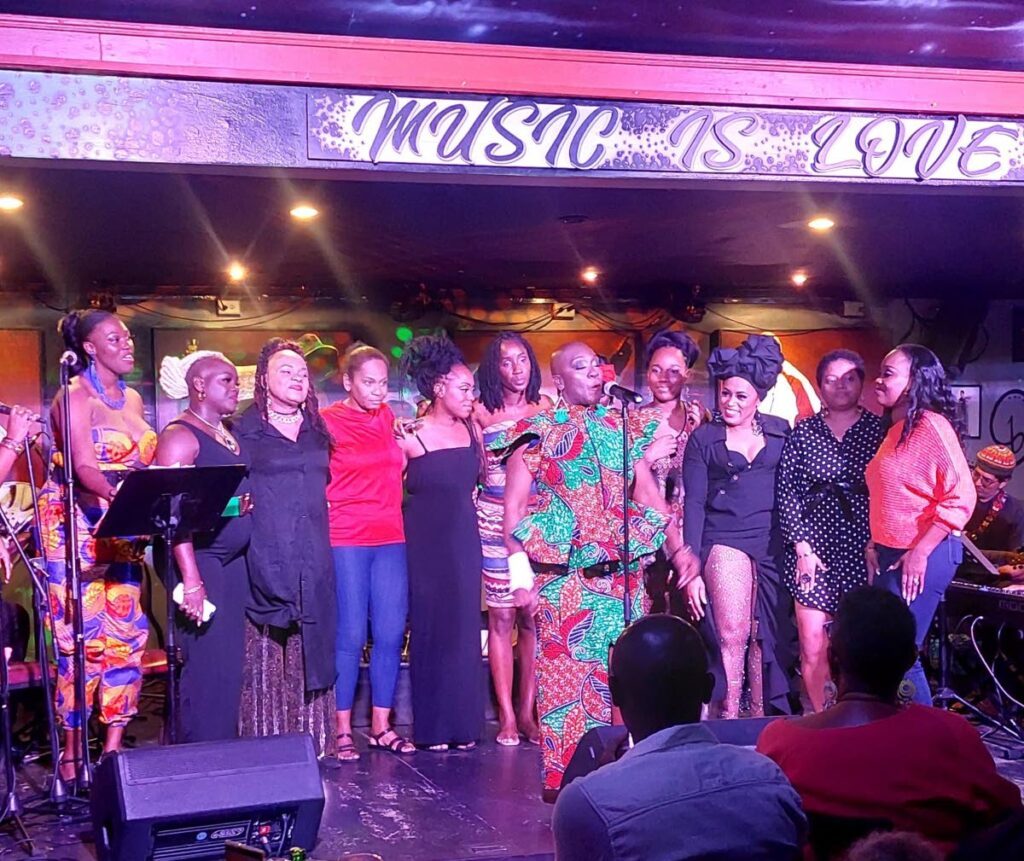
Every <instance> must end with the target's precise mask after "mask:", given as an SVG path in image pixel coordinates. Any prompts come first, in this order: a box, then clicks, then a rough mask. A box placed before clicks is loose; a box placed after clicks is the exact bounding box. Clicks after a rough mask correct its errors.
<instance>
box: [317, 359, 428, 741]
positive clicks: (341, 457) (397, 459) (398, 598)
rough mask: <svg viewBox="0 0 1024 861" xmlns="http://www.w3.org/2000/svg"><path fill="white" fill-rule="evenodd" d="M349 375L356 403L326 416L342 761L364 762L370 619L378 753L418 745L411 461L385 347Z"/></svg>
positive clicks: (345, 378)
mask: <svg viewBox="0 0 1024 861" xmlns="http://www.w3.org/2000/svg"><path fill="white" fill-rule="evenodd" d="M342 371H343V375H342V382H343V383H344V385H345V389H346V391H348V393H349V394H348V397H347V398H345V400H343V401H340V402H339V403H336V404H334V405H333V406H330V407H328V408H327V409H325V410H323V411H322V412H321V415H322V416H323V418H324V422H325V423H326V424H327V428H328V430H330V432H331V436H332V437H333V438H334V449H333V451H332V453H331V480H330V483H329V484H328V486H327V501H328V504H329V506H330V528H331V549H332V552H333V553H334V570H335V574H336V575H337V594H338V635H337V642H336V646H335V664H336V666H337V670H338V679H337V682H336V683H335V696H336V699H337V720H338V759H340V760H343V761H354V760H357V759H359V752H358V751H357V750H356V747H355V744H354V743H353V737H352V703H353V700H354V699H355V691H356V681H357V679H358V677H359V658H360V656H361V655H362V651H363V644H364V643H365V641H366V626H367V619H368V618H369V620H370V623H371V624H372V626H373V627H372V632H373V649H372V651H371V653H370V686H371V690H372V697H373V716H372V720H371V723H372V725H371V731H370V740H369V746H370V747H376V748H382V749H384V750H388V751H391V752H392V753H399V754H410V753H415V751H416V748H415V747H414V746H413V745H412V743H411V742H409V741H407V740H406V739H404V738H402V737H401V736H400V735H398V733H396V732H395V731H394V730H393V729H392V728H391V707H392V704H393V702H394V696H395V687H396V685H397V683H398V668H399V663H400V660H401V650H402V637H403V635H404V634H405V618H406V614H407V612H408V607H409V597H408V592H409V583H408V574H407V572H406V558H405V532H404V530H403V527H402V470H403V469H404V468H405V456H404V455H403V453H402V450H401V449H400V448H399V446H398V443H397V441H396V440H395V437H394V433H393V427H394V423H395V416H394V414H393V413H392V412H391V410H390V409H389V408H388V406H387V405H386V404H385V403H384V399H385V398H386V397H387V394H388V362H387V359H385V358H384V354H383V353H381V352H380V351H379V350H375V349H374V348H373V347H367V346H365V345H364V346H358V347H355V348H354V349H352V350H350V351H349V352H348V353H346V354H345V357H344V360H343V363H342Z"/></svg>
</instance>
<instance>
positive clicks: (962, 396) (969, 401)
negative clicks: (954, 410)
mask: <svg viewBox="0 0 1024 861" xmlns="http://www.w3.org/2000/svg"><path fill="white" fill-rule="evenodd" d="M950 389H951V390H952V391H953V397H954V398H956V402H957V406H958V407H959V410H960V417H961V418H962V419H963V422H964V425H965V426H966V428H967V436H968V437H969V438H970V439H980V438H981V386H975V385H966V386H950Z"/></svg>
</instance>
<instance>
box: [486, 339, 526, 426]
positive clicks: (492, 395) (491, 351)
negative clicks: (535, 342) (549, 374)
mask: <svg viewBox="0 0 1024 861" xmlns="http://www.w3.org/2000/svg"><path fill="white" fill-rule="evenodd" d="M505 343H513V344H519V346H521V347H522V348H523V349H524V350H525V351H526V355H527V356H528V357H529V359H530V379H529V380H527V383H526V402H527V403H528V404H539V403H540V366H539V365H538V364H537V356H536V355H534V352H533V347H531V346H530V342H529V341H527V340H526V338H524V337H523V336H522V335H520V334H519V333H518V332H501V333H499V334H498V336H497V337H496V338H495V339H494V340H493V341H491V343H489V344H488V345H487V349H486V350H484V357H483V358H482V359H481V360H480V367H479V368H478V369H477V372H476V380H477V385H478V386H479V387H480V402H481V403H482V404H483V405H484V406H485V407H486V408H487V411H488V412H491V413H496V412H497V411H498V410H500V409H501V408H502V407H503V406H504V404H505V400H504V392H503V391H502V383H501V345H502V344H505Z"/></svg>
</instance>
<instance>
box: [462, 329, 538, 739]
mask: <svg viewBox="0 0 1024 861" xmlns="http://www.w3.org/2000/svg"><path fill="white" fill-rule="evenodd" d="M477 380H478V381H479V384H480V400H479V401H478V402H477V405H476V408H475V410H474V413H473V417H474V419H475V420H476V423H477V424H478V425H479V426H480V428H481V434H482V436H483V443H484V448H485V449H486V448H487V446H488V445H489V444H490V443H491V442H493V441H494V440H495V439H497V437H498V435H499V434H501V433H503V432H504V431H507V430H508V429H509V428H511V427H512V426H513V425H515V423H516V422H518V421H520V420H522V419H525V418H529V417H530V416H533V415H536V414H537V413H539V412H540V411H541V410H543V409H546V408H547V407H549V406H551V399H550V398H549V397H548V396H547V395H542V394H541V393H540V367H539V366H538V365H537V357H536V356H535V355H534V354H533V348H532V347H530V345H529V344H528V343H527V341H526V340H525V339H524V338H523V336H522V335H519V334H517V333H515V332H502V333H501V334H500V335H498V336H497V337H496V338H495V339H494V340H493V341H491V343H490V344H489V345H488V346H487V350H486V351H485V352H484V357H483V359H482V360H481V361H480V367H479V369H478V370H477ZM476 514H477V525H478V526H479V527H480V544H481V546H482V550H483V558H484V570H483V575H484V599H485V601H486V602H487V657H488V660H489V662H490V665H491V678H492V679H493V681H494V692H495V694H496V696H497V699H498V738H497V741H498V744H501V745H505V746H506V747H508V746H515V745H517V744H519V734H520V733H522V734H523V735H525V736H526V738H527V739H528V740H529V741H530V742H532V743H533V744H539V743H540V734H539V730H538V729H537V722H536V720H535V718H534V706H535V688H536V679H535V678H534V675H535V673H534V660H535V656H536V655H535V653H536V651H537V629H536V626H535V625H534V621H533V617H532V616H531V615H530V614H529V613H526V612H524V611H523V610H522V608H517V607H516V605H515V602H514V601H513V599H512V593H511V592H510V591H509V588H508V551H507V550H506V549H505V534H504V530H503V528H502V519H503V518H504V515H505V464H504V462H503V460H502V458H501V457H500V456H499V455H497V454H495V453H493V452H491V453H488V456H487V474H486V476H485V477H484V481H483V485H482V486H481V488H480V492H479V494H478V495H477V500H476ZM515 628H518V629H519V636H518V639H517V643H516V651H517V653H518V658H519V683H520V691H519V709H518V711H517V710H515V709H514V708H513V706H512V677H513V669H514V664H513V655H512V631H513V630H514V629H515ZM517 715H518V717H517Z"/></svg>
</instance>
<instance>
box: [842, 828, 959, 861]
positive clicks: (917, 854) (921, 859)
mask: <svg viewBox="0 0 1024 861" xmlns="http://www.w3.org/2000/svg"><path fill="white" fill-rule="evenodd" d="M941 858H942V853H941V852H939V850H938V849H936V848H935V847H934V846H932V844H931V843H929V842H928V841H927V840H925V839H924V838H923V837H921V836H920V835H918V834H912V833H911V832H909V831H889V832H879V833H877V834H872V835H870V836H868V837H865V838H864V839H863V840H861V841H859V842H857V843H855V844H854V845H853V846H852V847H851V848H850V851H849V852H848V853H847V855H846V861H940V859H941Z"/></svg>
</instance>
